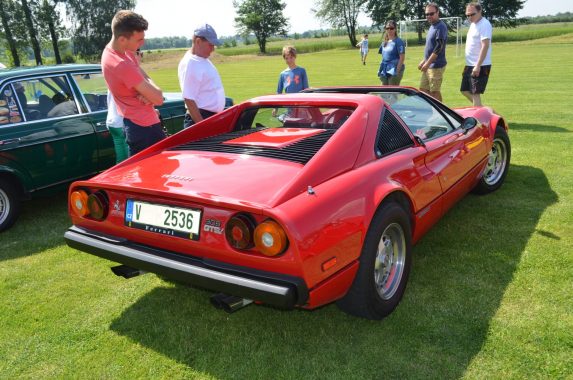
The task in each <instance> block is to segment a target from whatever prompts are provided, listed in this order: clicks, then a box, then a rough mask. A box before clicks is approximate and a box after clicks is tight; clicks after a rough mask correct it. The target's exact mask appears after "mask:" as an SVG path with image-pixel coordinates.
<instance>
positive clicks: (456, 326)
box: [0, 35, 573, 379]
mask: <svg viewBox="0 0 573 380" xmlns="http://www.w3.org/2000/svg"><path fill="white" fill-rule="evenodd" d="M572 47H573V35H570V36H569V37H567V38H562V39H561V40H560V41H559V42H558V43H556V42H554V40H553V39H547V40H537V41H533V42H530V43H526V42H520V43H494V55H493V57H494V58H493V59H494V66H493V70H492V76H491V78H490V83H489V85H488V91H487V93H486V94H485V96H484V101H485V103H486V104H488V105H490V106H492V107H494V108H495V110H496V111H497V112H499V113H500V114H502V115H503V116H504V117H505V118H506V119H507V120H508V122H509V124H510V137H511V141H512V147H513V157H512V165H511V168H510V172H509V175H508V177H507V181H506V183H505V184H504V186H503V187H502V188H501V189H500V190H499V191H498V192H496V193H494V194H491V195H488V196H475V195H469V196H467V197H466V198H465V199H464V200H462V201H461V202H460V203H459V204H458V205H456V207H454V208H453V209H452V210H451V211H450V212H449V213H448V214H447V215H446V216H445V217H444V218H443V219H442V220H441V221H440V223H439V224H438V225H437V226H436V227H435V228H434V229H433V230H431V231H430V232H429V234H428V235H426V236H425V237H424V238H423V239H422V241H421V242H420V243H419V244H418V245H417V246H416V247H415V248H414V257H413V270H412V273H411V277H410V283H409V285H408V289H407V291H406V295H405V298H404V299H403V301H402V303H401V304H400V306H399V307H398V309H397V310H396V311H395V312H394V313H393V314H392V315H391V316H390V317H388V318H387V319H385V320H384V321H382V322H372V321H366V320H362V319H357V318H353V317H349V316H347V315H345V314H343V313H342V312H340V311H339V310H338V309H337V308H336V307H335V306H333V305H330V306H327V307H324V308H321V309H319V310H315V311H312V312H308V311H301V310H295V311H290V312H285V311H279V310H275V309H272V308H269V307H264V306H250V307H248V308H246V309H244V310H241V311H239V312H237V313H235V314H232V315H227V314H224V313H222V312H221V311H219V310H215V309H213V308H212V307H211V306H210V305H209V301H208V296H209V295H210V293H208V292H205V291H202V290H197V289H192V288H188V287H185V286H181V285H177V284H172V283H167V282H164V281H162V280H161V279H159V278H158V277H156V276H154V275H145V276H140V277H137V278H134V279H131V280H123V279H120V278H117V277H115V276H114V275H112V274H111V272H110V271H109V268H110V267H111V266H113V265H114V264H113V263H111V262H108V261H106V260H101V259H98V258H96V257H93V256H90V255H87V254H84V253H81V252H78V251H75V250H73V249H70V248H68V247H67V246H66V245H65V244H64V242H63V239H62V235H63V233H64V231H65V230H66V228H67V227H68V226H69V220H68V218H67V215H66V199H65V195H64V194H61V195H56V196H52V197H47V198H41V199H36V200H33V201H31V202H28V203H26V204H25V206H24V212H23V215H22V218H21V219H20V220H19V222H18V223H17V225H16V226H15V227H14V228H13V229H11V230H9V231H7V232H5V233H3V234H2V235H1V236H0V241H1V244H0V250H1V251H0V252H1V253H0V278H1V279H2V280H1V282H0V326H2V328H1V329H0V378H6V379H11V378H18V377H22V378H125V379H132V378H201V379H245V378H257V379H268V378H273V379H274V378H278V379H287V378H288V379H293V378H305V379H306V378H320V379H326V378H328V379H348V378H353V379H374V378H376V379H379V378H413V379H420V378H431V379H454V378H470V379H474V378H488V379H489V378H570V377H571V374H572V373H573V355H572V353H573V303H572V302H571V299H572V296H573V288H572V281H571V279H572V278H573V255H572V252H573V194H572V193H573V190H572V189H573V176H572V175H571V172H572V167H573V152H572V149H571V147H572V146H573V121H572V120H573V108H572V107H571V102H572V100H573V98H572V96H571V85H572V81H571V79H572V78H573V68H572V67H571V65H569V64H568V62H571V61H572V60H573V48H572ZM452 53H453V51H450V54H449V61H450V63H449V66H448V69H447V71H446V77H445V81H444V86H443V94H444V99H445V102H446V103H447V104H450V105H455V106H462V105H466V101H465V99H464V98H463V97H462V96H461V95H460V94H459V80H460V74H461V67H462V65H463V58H461V57H459V58H456V57H454V56H452ZM421 54H422V51H421V48H410V49H408V51H407V61H406V64H407V69H406V70H407V71H406V75H405V78H404V84H407V85H413V86H416V85H417V84H418V80H419V73H418V71H417V70H415V65H416V64H417V62H418V60H419V58H420V56H421ZM378 61H379V57H377V56H376V55H375V54H372V55H371V56H370V57H369V62H368V64H367V65H366V66H365V67H364V66H362V65H360V64H359V63H360V58H359V55H358V53H357V52H356V51H351V50H332V51H325V52H320V53H313V54H302V55H301V56H300V57H299V63H300V64H301V65H302V66H304V67H306V68H307V70H308V73H309V76H310V81H311V85H313V86H321V85H343V84H376V83H377V81H378V79H377V78H376V75H375V74H376V69H377V63H378ZM558 62H560V63H558ZM176 63H177V60H174V61H173V65H172V67H171V68H169V69H168V68H166V67H164V68H163V69H160V68H158V69H154V70H152V71H151V70H150V71H149V72H150V74H151V76H152V77H153V78H154V80H155V81H156V82H157V83H159V84H160V85H161V86H162V87H163V88H164V89H165V90H169V91H177V88H178V87H177V80H176ZM146 64H147V65H150V66H151V65H152V63H151V62H148V63H146ZM164 66H167V63H164ZM217 67H218V69H219V71H220V73H221V75H222V78H223V83H224V85H225V88H226V91H227V93H228V95H230V96H232V97H234V98H235V100H236V101H240V100H243V99H246V98H249V97H252V96H257V95H260V94H263V93H271V92H274V88H275V85H276V84H275V82H276V80H277V77H278V73H279V71H280V70H282V69H283V68H284V63H283V62H282V60H281V59H280V58H279V57H252V59H251V58H247V59H245V58H240V59H235V60H229V61H221V62H220V63H218V64H217Z"/></svg>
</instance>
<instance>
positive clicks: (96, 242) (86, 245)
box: [64, 226, 308, 309]
mask: <svg viewBox="0 0 573 380" xmlns="http://www.w3.org/2000/svg"><path fill="white" fill-rule="evenodd" d="M64 238H65V240H66V243H67V244H68V245H69V246H70V247H72V248H75V249H78V250H80V251H84V252H87V253H90V254H92V255H96V256H99V257H102V258H104V259H108V260H111V261H115V262H118V263H121V264H125V265H128V266H130V267H133V268H137V269H140V270H143V271H147V272H153V273H157V274H159V275H162V276H165V277H167V278H171V279H174V280H177V281H181V282H185V283H188V284H191V285H194V286H199V287H201V288H205V289H210V290H213V291H217V292H223V293H227V294H230V295H235V296H238V297H243V298H248V299H253V300H256V301H261V302H263V303H266V304H269V305H273V306H276V307H280V308H287V309H288V308H293V307H294V306H297V305H298V306H302V305H304V304H305V302H306V300H307V299H308V289H307V288H306V285H305V283H304V281H303V280H302V279H300V278H298V277H294V276H287V275H280V274H276V273H269V272H263V271H258V270H254V269H251V268H245V267H239V266H235V265H229V264H225V263H221V262H216V261H213V260H207V259H199V258H195V257H190V256H186V255H182V254H177V253H173V252H169V251H165V250H159V249H156V248H152V247H149V246H144V245H140V244H137V243H134V242H131V241H129V240H127V239H123V238H119V237H115V236H108V235H104V234H100V233H98V232H94V231H89V230H86V229H83V228H80V227H77V226H73V227H71V228H70V229H69V230H68V231H67V232H66V233H65V234H64Z"/></svg>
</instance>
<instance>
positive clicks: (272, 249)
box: [255, 220, 288, 256]
mask: <svg viewBox="0 0 573 380" xmlns="http://www.w3.org/2000/svg"><path fill="white" fill-rule="evenodd" d="M287 244H288V239H287V236H286V233H285V231H284V230H283V228H282V227H281V226H280V225H279V224H278V223H277V222H275V221H273V220H265V221H264V222H262V223H261V224H259V225H258V226H257V228H255V247H256V248H257V250H259V251H260V252H261V253H262V254H263V255H266V256H276V255H280V254H281V253H283V252H284V251H285V249H286V248H287Z"/></svg>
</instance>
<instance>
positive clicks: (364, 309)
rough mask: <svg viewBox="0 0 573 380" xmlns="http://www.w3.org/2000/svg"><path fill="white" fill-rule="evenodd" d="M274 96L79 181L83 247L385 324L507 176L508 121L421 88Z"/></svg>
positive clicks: (232, 296)
mask: <svg viewBox="0 0 573 380" xmlns="http://www.w3.org/2000/svg"><path fill="white" fill-rule="evenodd" d="M311 92H313V93H303V94H289V95H274V96H263V97H259V98H255V99H251V100H249V101H246V102H244V103H242V104H239V105H237V106H234V107H232V108H229V109H227V110H226V111H224V112H222V113H220V114H217V115H215V116H213V117H211V118H209V119H207V120H205V121H203V122H201V123H198V124H196V125H195V126H193V127H192V128H189V129H187V130H184V131H181V132H179V133H177V134H175V135H173V136H171V137H169V138H167V139H165V140H163V141H161V142H159V143H158V144H156V145H154V146H152V147H150V148H148V149H147V150H145V151H143V152H141V153H139V154H137V155H135V156H133V157H131V158H129V159H128V160H126V161H124V162H122V163H120V164H119V165H117V166H115V167H113V168H111V169H109V170H107V171H106V172H104V173H102V174H99V175H97V176H96V177H94V178H92V179H90V180H87V181H79V182H75V183H73V184H72V186H71V187H70V190H69V213H70V216H71V219H72V222H73V226H72V227H71V228H70V229H69V230H68V231H67V232H66V234H65V238H66V241H67V243H68V245H70V246H71V247H73V248H76V249H79V250H81V251H85V252H88V253H90V254H93V255H97V256H100V257H103V258H106V259H109V260H111V261H115V262H118V263H121V264H122V265H120V266H118V267H114V268H112V269H113V270H114V272H115V273H116V274H118V275H123V276H124V277H131V276H134V275H137V274H139V273H141V272H143V271H145V272H154V273H157V274H159V275H161V276H163V277H166V278H171V279H174V280H178V281H182V282H186V283H189V284H192V285H195V286H198V287H201V288H206V289H210V290H213V291H216V292H220V293H221V294H218V295H217V296H215V297H214V298H213V299H212V301H213V303H214V304H216V305H218V306H221V307H223V308H225V309H229V310H233V309H234V308H236V307H238V306H241V305H245V304H246V303H248V302H250V300H254V301H255V302H257V303H263V304H269V305H273V306H276V307H280V308H293V307H301V308H306V309H313V308H316V307H319V306H321V305H325V304H327V303H330V302H333V301H337V304H338V305H339V307H340V308H341V309H342V310H344V311H346V312H348V313H350V314H353V315H357V316H361V317H365V318H369V319H381V318H383V317H384V316H386V315H388V314H389V313H390V312H392V310H394V308H396V306H397V305H398V303H399V302H400V299H401V298H402V295H403V294H404V290H405V287H406V283H407V281H408V274H409V272H410V266H411V262H412V257H411V253H412V248H411V247H412V244H414V243H416V241H418V240H419V239H420V238H421V237H422V236H423V235H424V234H425V233H426V232H427V231H428V230H429V229H430V228H431V227H432V225H434V224H435V223H436V222H437V221H438V220H439V219H440V217H442V215H444V213H446V212H447V210H448V209H449V208H450V207H452V206H453V205H454V204H455V203H456V202H457V201H458V200H460V199H461V198H462V197H463V196H464V195H465V194H466V193H468V192H469V191H472V190H473V191H475V192H477V193H488V192H491V191H494V190H496V189H498V188H499V187H500V186H501V185H502V183H503V181H504V179H505V176H506V174H507V170H508V168H509V161H510V155H511V150H510V142H509V139H508V135H507V129H508V126H507V123H506V122H505V121H504V120H503V119H502V118H501V117H500V116H498V115H496V114H494V113H493V112H492V110H491V109H489V108H486V107H481V108H473V107H469V108H461V109H456V110H452V109H450V108H448V107H446V106H444V105H443V104H441V103H439V102H438V101H436V100H435V99H433V98H431V97H428V96H426V95H424V94H422V93H420V92H419V91H417V90H415V89H413V88H406V87H361V88H321V89H314V90H311Z"/></svg>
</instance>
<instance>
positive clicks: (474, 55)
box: [460, 3, 492, 106]
mask: <svg viewBox="0 0 573 380" xmlns="http://www.w3.org/2000/svg"><path fill="white" fill-rule="evenodd" d="M466 17H467V18H468V20H469V21H470V22H471V25H470V29H469V30H468V35H467V37H466V67H465V68H464V72H463V74H462V85H461V88H460V91H461V92H462V94H463V95H464V96H465V97H466V98H468V99H469V101H470V102H472V104H473V105H474V106H481V105H482V104H481V94H483V93H484V92H485V88H486V86H487V81H488V79H489V73H490V72H491V35H492V27H491V24H490V22H489V21H488V20H486V19H485V18H483V17H482V6H481V4H479V3H469V4H468V5H467V6H466Z"/></svg>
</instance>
